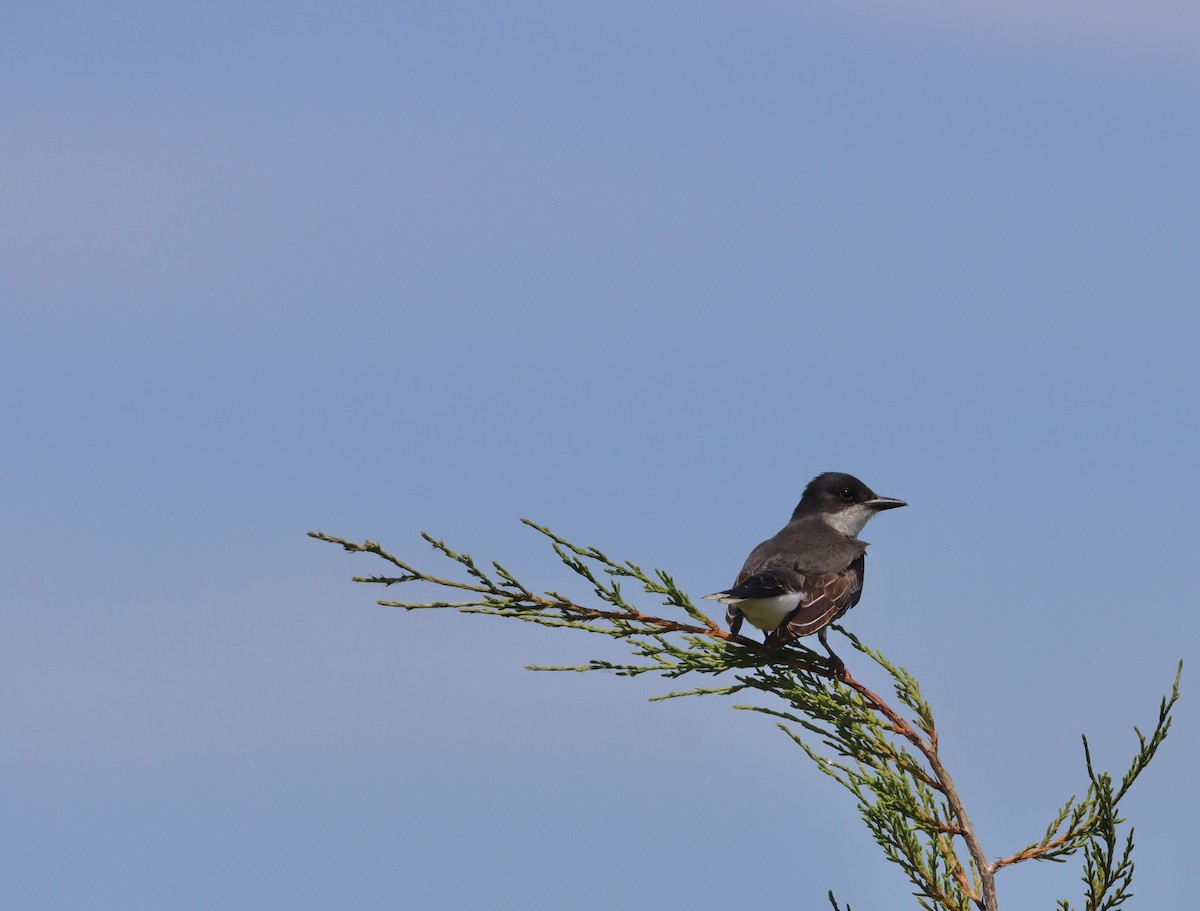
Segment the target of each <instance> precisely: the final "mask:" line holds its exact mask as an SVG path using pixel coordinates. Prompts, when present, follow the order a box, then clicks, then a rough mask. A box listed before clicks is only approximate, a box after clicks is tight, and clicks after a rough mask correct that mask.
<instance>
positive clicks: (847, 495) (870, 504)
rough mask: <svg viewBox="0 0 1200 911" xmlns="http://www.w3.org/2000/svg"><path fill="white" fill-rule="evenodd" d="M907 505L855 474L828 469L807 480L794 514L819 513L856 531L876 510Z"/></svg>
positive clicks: (842, 528) (842, 527)
mask: <svg viewBox="0 0 1200 911" xmlns="http://www.w3.org/2000/svg"><path fill="white" fill-rule="evenodd" d="M907 505H908V504H907V503H905V502H904V501H903V500H895V499H892V498H891V497H881V496H879V495H878V494H877V493H875V491H873V490H872V489H871V488H870V487H868V486H867V485H866V484H864V483H863V482H862V481H860V480H859V479H858V478H856V477H854V475H850V474H845V473H843V472H840V471H827V472H825V473H824V474H819V475H817V476H816V477H815V478H813V479H812V480H811V481H809V482H808V486H807V487H805V488H804V496H802V497H801V498H800V503H799V505H797V506H796V509H795V511H794V512H793V513H792V518H793V519H799V518H802V517H804V516H812V515H820V516H822V517H824V518H825V520H826V521H827V522H829V524H830V525H833V526H834V527H835V528H837V529H838V530H839V531H841V532H842V533H843V534H848V535H856V534H858V532H859V531H861V530H862V527H863V526H864V525H866V524H867V520H868V519H870V518H871V516H873V515H875V513H877V512H880V511H882V510H884V509H895V508H896V507H897V506H907Z"/></svg>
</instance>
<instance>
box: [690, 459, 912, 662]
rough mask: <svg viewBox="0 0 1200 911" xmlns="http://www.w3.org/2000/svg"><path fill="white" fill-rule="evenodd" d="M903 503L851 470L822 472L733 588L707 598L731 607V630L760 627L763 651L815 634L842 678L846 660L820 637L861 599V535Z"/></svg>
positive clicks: (752, 557)
mask: <svg viewBox="0 0 1200 911" xmlns="http://www.w3.org/2000/svg"><path fill="white" fill-rule="evenodd" d="M907 505H908V504H907V503H905V502H904V501H903V500H896V499H893V498H892V497H881V496H879V495H877V494H876V493H875V491H873V490H871V488H870V487H868V486H867V485H866V484H864V483H863V482H862V481H860V480H859V479H858V478H856V477H854V476H853V475H849V474H845V473H844V472H840V471H827V472H825V473H823V474H819V475H817V476H816V477H815V478H813V479H812V480H811V481H809V483H808V486H806V487H805V488H804V494H803V495H802V496H801V497H800V502H799V503H798V504H797V506H796V508H795V510H793V512H792V518H791V520H790V521H789V522H788V523H787V525H785V526H784V527H783V528H782V529H780V531H779V532H778V534H776V535H775V536H774V537H773V538H768V539H767V540H766V541H763V542H762V543H761V544H759V545H758V546H757V547H756V548H754V550H752V551H750V556H749V557H747V558H746V563H745V565H744V566H742V571H741V572H740V573H738V576H737V579H736V580H735V581H734V583H733V587H732V588H729V589H726V590H725V591H722V592H715V593H714V594H711V595H705V596H704V597H705V599H706V600H709V601H719V602H721V603H722V604H726V605H728V607H727V609H726V614H725V617H726V622H727V623H728V624H729V631H730V632H731V633H733V634H734V635H737V634H738V632H739V631H740V630H741V628H742V621H743V620H749V621H750V623H751V624H752V625H753V626H756V627H758V628H759V629H760V630H763V631H764V632H765V633H766V637H765V641H764V642H763V647H764V648H765V649H766V650H767V651H772V652H773V651H776V650H778V649H781V648H783V647H784V646H785V645H787V644H788V643H790V642H794V641H795V640H796V639H799V638H801V637H803V636H811V635H812V634H813V633H816V634H817V637H818V638H819V639H820V641H821V645H822V646H824V648H825V651H827V652H828V653H829V660H830V664H831V667H832V670H833V672H834V674H835V675H836V676H837V677H838V678H839V679H841V678H843V677H844V675H845V669H846V666H845V663H844V662H843V661H842V659H841V658H839V657H838V656H837V655H836V654H834V651H833V649H832V648H830V647H829V642H828V641H827V640H826V638H825V635H826V630H827V628H828V627H829V624H831V623H834V622H836V621H837V620H838V619H840V618H841V617H842V615H843V614H845V613H846V611H848V610H850V608H852V607H854V605H856V604H858V599H859V598H861V597H862V586H863V569H864V567H865V565H866V553H867V542H866V541H861V540H859V538H858V534H859V532H861V531H862V529H863V526H864V525H866V524H867V522H868V521H869V520H870V519H871V518H872V517H873V516H874V515H875V514H876V513H879V512H882V511H883V510H885V509H896V508H897V507H900V506H907Z"/></svg>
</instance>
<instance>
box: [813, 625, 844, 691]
mask: <svg viewBox="0 0 1200 911" xmlns="http://www.w3.org/2000/svg"><path fill="white" fill-rule="evenodd" d="M817 638H818V639H820V640H821V645H823V646H825V651H827V652H829V666H830V669H831V670H832V671H833V677H834V679H835V680H844V679H845V677H846V662H844V661H843V660H842V659H841V658H839V657H838V656H837V655H835V654H834V653H833V649H831V648H830V647H829V641H828V640H827V639H826V638H825V630H821V631H820V632H819V633H817Z"/></svg>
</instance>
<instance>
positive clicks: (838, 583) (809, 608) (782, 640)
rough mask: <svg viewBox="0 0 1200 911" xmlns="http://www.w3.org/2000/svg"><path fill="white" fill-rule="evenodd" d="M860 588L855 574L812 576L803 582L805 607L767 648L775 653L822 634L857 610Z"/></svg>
mask: <svg viewBox="0 0 1200 911" xmlns="http://www.w3.org/2000/svg"><path fill="white" fill-rule="evenodd" d="M861 588H862V580H861V577H860V576H859V575H858V573H855V572H843V573H809V574H808V575H806V576H805V578H804V593H805V595H806V597H805V599H804V603H803V604H801V605H800V606H799V607H798V608H796V609H795V610H794V611H793V612H792V613H791V614H790V615H789V616H788V618H787V620H785V621H784V622H783V624H782V625H781V626H780V627H779V628H778V629H777V630H775V632H773V633H772V634H771V635H770V637H769V638H768V639H767V642H766V647H767V648H768V649H769V650H772V651H774V650H775V649H777V648H783V646H785V645H787V644H788V643H789V642H792V641H794V640H796V639H799V638H800V637H801V636H811V635H812V634H813V633H817V632H820V631H821V630H823V629H824V628H825V627H827V626H828V625H829V624H830V623H832V622H833V621H834V620H836V619H837V618H838V617H839V616H841V614H842V613H844V612H845V611H847V610H849V609H850V608H851V607H853V606H854V602H855V601H857V600H858V599H857V598H856V597H855V596H856V595H857V594H858V593H859V591H860V590H861Z"/></svg>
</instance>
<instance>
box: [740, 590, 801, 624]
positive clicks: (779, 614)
mask: <svg viewBox="0 0 1200 911" xmlns="http://www.w3.org/2000/svg"><path fill="white" fill-rule="evenodd" d="M803 600H804V595H802V594H801V593H800V592H788V593H787V594H785V595H773V596H772V597H770V598H747V599H746V600H744V601H738V602H736V604H737V606H738V610H740V611H741V612H742V614H743V615H745V617H746V619H747V620H749V621H750V622H751V623H753V624H754V625H755V626H757V627H758V628H759V629H761V630H767V631H768V632H769V631H771V630H774V629H778V627H779V624H781V623H782V622H783V618H784V617H786V616H787V615H788V614H790V613H791V612H792V611H794V610H795V609H796V608H797V607H799V606H800V602H801V601H803Z"/></svg>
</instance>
